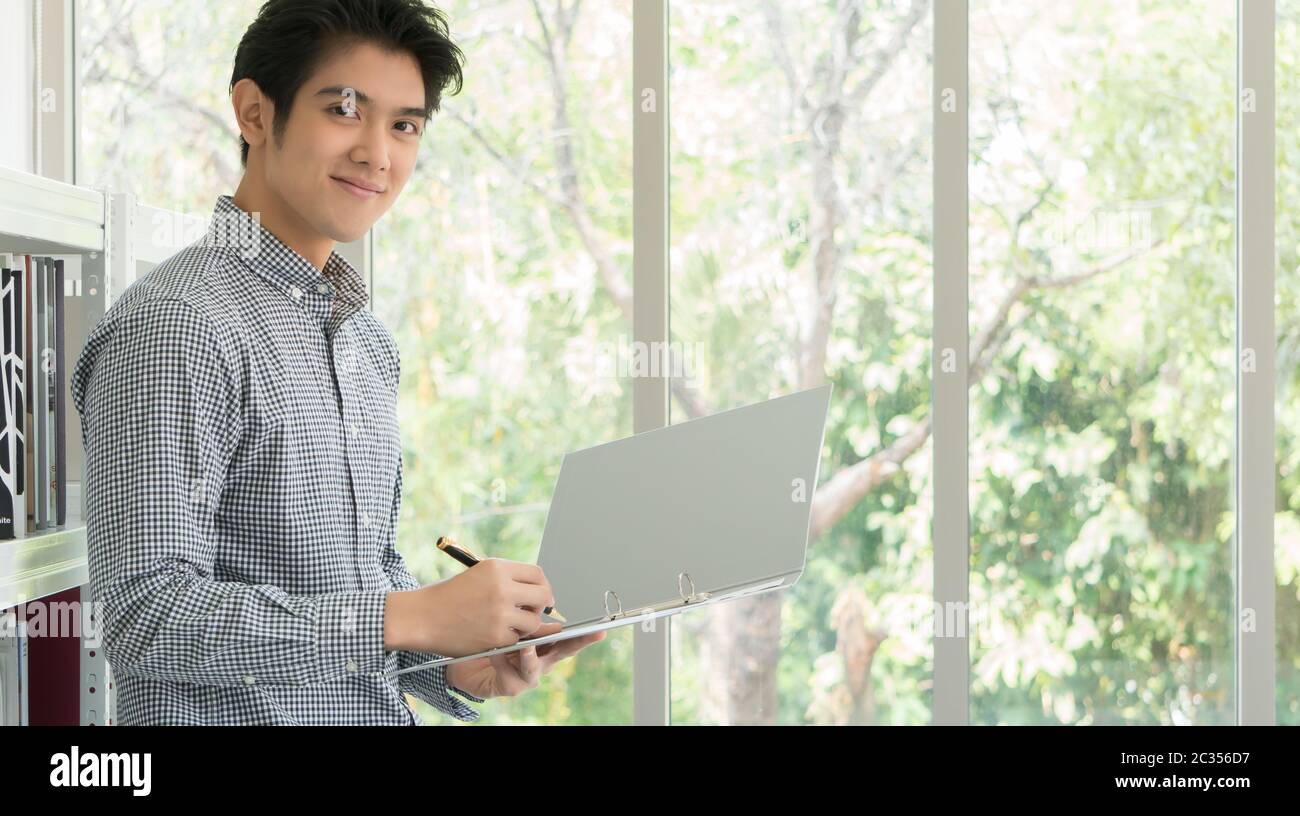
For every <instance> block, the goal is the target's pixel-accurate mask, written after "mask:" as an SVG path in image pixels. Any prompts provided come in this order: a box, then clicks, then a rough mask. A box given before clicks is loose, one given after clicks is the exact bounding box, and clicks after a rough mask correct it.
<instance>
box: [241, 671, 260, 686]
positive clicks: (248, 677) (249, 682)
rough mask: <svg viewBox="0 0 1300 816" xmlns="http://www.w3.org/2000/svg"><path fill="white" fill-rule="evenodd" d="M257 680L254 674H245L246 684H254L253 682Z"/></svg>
mask: <svg viewBox="0 0 1300 816" xmlns="http://www.w3.org/2000/svg"><path fill="white" fill-rule="evenodd" d="M256 682H257V681H256V680H254V679H253V677H252V675H248V674H246V675H244V683H245V684H247V685H250V686H251V685H253V684H254V683H256Z"/></svg>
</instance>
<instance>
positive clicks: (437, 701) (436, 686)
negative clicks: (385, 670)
mask: <svg viewBox="0 0 1300 816" xmlns="http://www.w3.org/2000/svg"><path fill="white" fill-rule="evenodd" d="M397 654H398V665H399V666H401V667H402V668H406V667H408V666H418V665H420V664H421V663H427V662H429V661H430V660H438V659H440V658H442V657H443V656H442V655H439V654H434V653H433V652H413V651H406V650H402V651H399V652H398V653H397ZM398 679H399V680H400V681H401V690H402V691H404V692H408V693H410V694H414V695H415V696H416V697H418V698H420V699H421V700H424V701H425V702H426V703H428V704H429V705H431V706H433V707H434V708H436V709H438V710H439V711H441V712H442V713H443V714H446V715H448V716H449V717H455V718H456V719H458V720H462V721H464V722H473V721H474V720H477V719H478V718H479V712H478V711H476V710H475V709H473V708H470V707H469V706H468V705H466V704H465V703H464V702H463V701H461V700H459V699H457V698H455V697H453V696H451V694H449V693H448V692H450V691H455V692H456V693H457V694H460V695H461V696H464V697H466V698H468V699H470V700H473V701H474V702H477V703H481V702H483V700H482V699H480V698H477V697H474V696H473V695H471V694H466V693H465V692H463V691H461V690H460V689H455V688H452V687H450V686H448V685H447V667H446V666H445V665H442V666H434V667H433V668H429V669H422V670H420V671H413V672H407V673H406V674H403V675H399V677H398Z"/></svg>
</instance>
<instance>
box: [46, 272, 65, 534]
mask: <svg viewBox="0 0 1300 816" xmlns="http://www.w3.org/2000/svg"><path fill="white" fill-rule="evenodd" d="M54 269H55V261H54V259H53V258H46V259H45V348H43V349H42V350H41V353H42V354H43V355H44V358H43V359H42V361H41V362H42V371H43V372H44V374H45V402H44V403H42V405H41V408H42V409H43V410H44V411H45V441H44V443H43V446H44V448H45V472H44V476H43V478H44V479H45V526H46V527H53V526H54V525H56V524H58V523H59V519H58V515H59V512H58V508H59V502H58V498H57V495H58V494H57V493H56V491H57V490H58V484H59V474H58V465H57V462H58V449H59V445H58V439H59V426H58V425H57V424H56V423H55V417H56V416H57V414H58V388H57V383H58V361H57V359H56V357H55V354H56V350H55V349H56V345H57V343H56V342H55V332H56V331H57V330H58V329H57V327H56V326H55V325H54V314H55V309H56V308H57V307H56V305H55V304H57V303H58V302H59V296H60V295H62V294H63V293H62V292H60V291H59V290H58V289H56V288H55V286H54V282H55V274H54Z"/></svg>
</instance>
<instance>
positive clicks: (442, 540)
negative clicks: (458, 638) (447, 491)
mask: <svg viewBox="0 0 1300 816" xmlns="http://www.w3.org/2000/svg"><path fill="white" fill-rule="evenodd" d="M438 549H440V550H442V551H443V552H445V553H446V554H447V555H450V556H451V557H452V558H455V559H456V560H457V561H459V562H460V563H462V564H464V565H465V566H467V567H472V566H474V565H475V564H477V563H478V562H479V561H481V560H482V559H480V558H479V557H478V556H477V555H475V554H474V553H472V552H470V551H469V548H468V547H466V546H465V545H464V544H457V543H456V542H455V541H454V540H453V539H452V538H450V537H449V536H439V537H438ZM542 614H544V615H550V616H551V617H552V618H555V619H556V620H558V621H562V622H564V623H568V622H569V620H568V618H566V617H564V616H563V615H561V614H560V613H559V611H558V610H556V608H555V607H553V606H548V607H546V608H545V609H543V610H542Z"/></svg>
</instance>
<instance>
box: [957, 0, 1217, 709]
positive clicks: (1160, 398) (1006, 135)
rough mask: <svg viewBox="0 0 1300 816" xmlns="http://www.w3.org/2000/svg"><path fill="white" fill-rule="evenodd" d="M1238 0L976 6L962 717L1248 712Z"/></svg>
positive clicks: (983, 2)
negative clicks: (1237, 580)
mask: <svg viewBox="0 0 1300 816" xmlns="http://www.w3.org/2000/svg"><path fill="white" fill-rule="evenodd" d="M1234 23H1235V8H1234V4H1233V3H1232V2H1230V0H1218V1H1217V2H1213V3H1208V4H1204V5H1203V6H1202V7H1201V8H1200V9H1199V10H1198V12H1197V13H1196V14H1195V15H1189V14H1187V13H1186V7H1185V6H1183V5H1182V4H1179V3H1176V2H1146V3H1132V2H1127V0H1115V2H1094V3H1089V4H1085V5H1077V4H1025V3H1017V2H1002V1H1001V0H978V2H973V3H971V19H970V26H971V27H970V31H971V34H970V37H971V46H970V55H971V56H970V88H971V95H970V96H971V117H970V121H971V138H970V162H971V164H970V239H969V240H970V248H971V258H970V287H969V291H970V327H971V335H972V339H971V352H970V353H971V365H972V369H973V374H972V377H971V380H972V383H971V394H970V437H969V439H970V477H971V486H970V508H971V598H972V603H973V609H974V611H975V613H976V615H977V616H978V617H977V619H976V620H975V621H974V622H973V626H972V629H973V632H974V637H973V638H972V660H973V665H972V678H971V682H972V696H971V712H972V714H971V717H972V721H973V722H981V723H1037V722H1047V723H1157V724H1159V723H1175V724H1181V723H1205V724H1213V723H1224V722H1231V721H1232V719H1233V709H1232V703H1233V695H1232V692H1233V683H1232V649H1233V624H1232V620H1233V595H1232V531H1233V527H1232V508H1231V499H1232V487H1233V481H1232V452H1233V420H1234V413H1233V395H1234V388H1235V386H1234V380H1233V377H1234V367H1233V357H1234V345H1233V343H1234V332H1235V325H1234V312H1233V287H1234V282H1235V275H1234V218H1235V206H1234V193H1235V186H1234V169H1233V167H1234V164H1233V163H1234V158H1233V132H1234V128H1235V107H1234V106H1235V69H1234V61H1233V55H1234V52H1235V49H1234V40H1235V31H1234Z"/></svg>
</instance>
